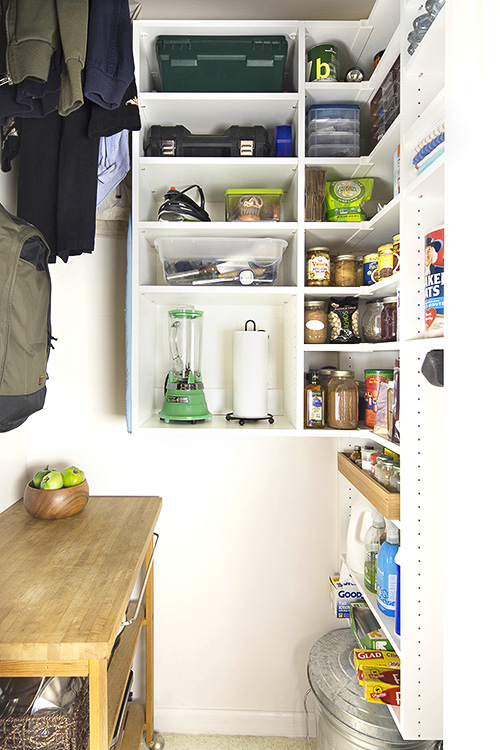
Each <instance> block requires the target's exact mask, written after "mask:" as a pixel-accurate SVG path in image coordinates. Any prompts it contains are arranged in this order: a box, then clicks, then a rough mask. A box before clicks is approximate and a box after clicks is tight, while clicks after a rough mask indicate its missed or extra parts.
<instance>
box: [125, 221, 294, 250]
mask: <svg viewBox="0 0 500 750" xmlns="http://www.w3.org/2000/svg"><path fill="white" fill-rule="evenodd" d="M297 229H298V226H297V222H293V221H291V222H285V221H266V222H241V221H140V222H138V231H139V233H140V234H141V235H144V237H145V238H146V240H147V241H148V243H149V244H150V245H151V247H154V241H155V239H156V238H157V237H163V236H167V235H168V236H169V237H192V236H196V237H217V236H221V237H273V238H274V237H277V238H282V239H286V240H287V241H288V242H289V241H290V240H291V239H292V237H294V235H296V234H297Z"/></svg>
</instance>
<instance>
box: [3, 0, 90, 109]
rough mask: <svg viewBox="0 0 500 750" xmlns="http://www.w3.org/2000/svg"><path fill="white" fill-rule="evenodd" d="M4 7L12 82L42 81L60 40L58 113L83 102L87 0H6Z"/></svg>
mask: <svg viewBox="0 0 500 750" xmlns="http://www.w3.org/2000/svg"><path fill="white" fill-rule="evenodd" d="M4 7H5V10H4V13H5V24H6V31H7V54H6V64H7V73H8V75H9V76H10V78H11V79H12V82H13V83H15V84H16V83H20V82H21V81H24V79H25V78H30V79H33V80H36V81H41V82H46V81H47V78H48V73H49V67H50V61H51V58H52V55H53V53H54V52H55V50H56V49H57V47H58V45H59V40H60V44H61V48H62V58H63V67H62V71H61V93H60V98H59V114H61V115H68V114H69V113H70V112H73V111H74V110H75V109H78V107H80V106H81V105H82V104H83V90H82V70H83V67H84V65H85V54H86V49H87V29H88V13H89V0H10V1H9V2H8V3H6V2H4Z"/></svg>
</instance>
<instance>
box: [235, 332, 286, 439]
mask: <svg viewBox="0 0 500 750" xmlns="http://www.w3.org/2000/svg"><path fill="white" fill-rule="evenodd" d="M249 323H253V330H254V331H257V324H256V322H255V320H251V319H250V320H247V321H246V322H245V331H248V328H247V326H248V324H249ZM259 330H260V329H259ZM263 419H265V420H266V422H269V424H274V417H273V415H272V414H268V415H267V417H254V418H249V417H237V416H234V414H233V412H232V411H230V412H229V413H228V414H226V421H227V422H231V421H237V422H238V424H239V425H240V426H243V425H244V424H245V422H260V421H261V420H263Z"/></svg>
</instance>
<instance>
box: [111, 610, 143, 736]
mask: <svg viewBox="0 0 500 750" xmlns="http://www.w3.org/2000/svg"><path fill="white" fill-rule="evenodd" d="M133 608H135V603H134V605H133ZM129 609H130V607H129ZM142 623H143V613H141V614H139V616H138V617H137V619H136V620H135V621H134V622H133V623H131V624H130V625H128V626H127V627H126V628H124V630H123V631H122V633H121V635H120V642H119V644H118V646H117V647H116V651H115V652H114V654H113V657H112V659H111V662H110V664H109V667H108V733H109V742H110V743H111V740H112V738H113V734H114V731H115V726H116V722H117V719H118V714H119V712H120V707H121V704H122V699H123V696H124V692H125V688H126V686H127V679H128V675H129V673H130V670H131V668H132V662H133V660H134V655H135V651H136V648H137V643H138V641H139V636H140V633H141V628H142Z"/></svg>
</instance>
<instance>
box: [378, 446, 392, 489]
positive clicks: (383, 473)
mask: <svg viewBox="0 0 500 750" xmlns="http://www.w3.org/2000/svg"><path fill="white" fill-rule="evenodd" d="M391 474H392V461H391V459H390V458H388V457H387V456H385V455H383V454H382V455H380V456H378V458H377V463H376V464H375V472H374V477H375V479H376V481H377V482H378V483H379V484H381V485H383V486H384V487H386V488H387V489H388V488H389V477H390V476H391Z"/></svg>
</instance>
